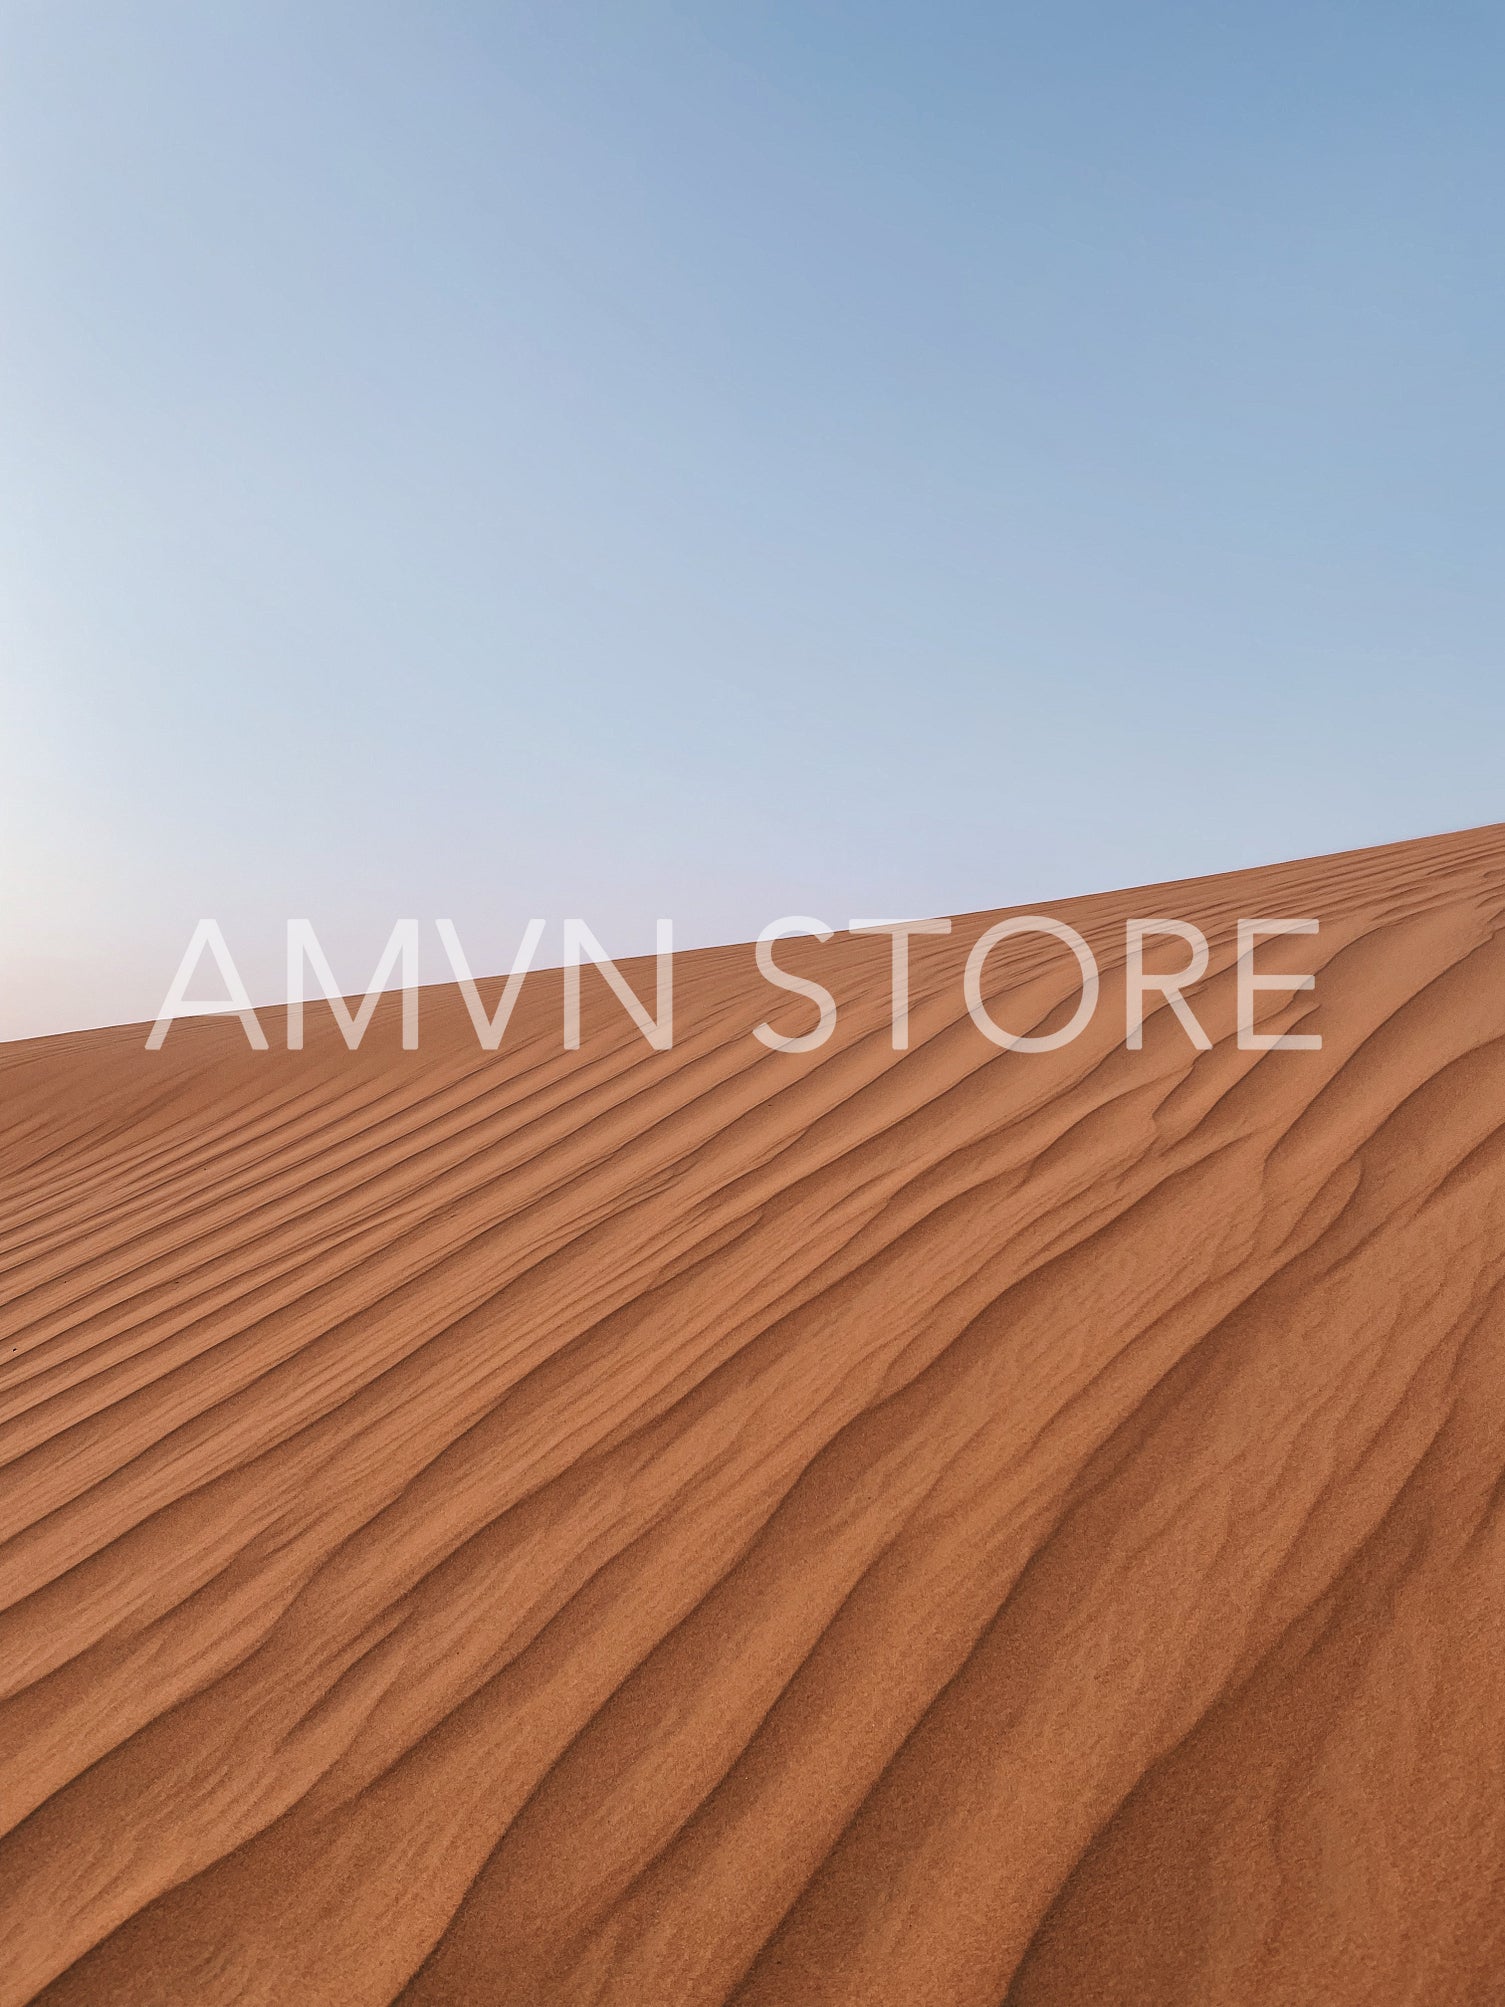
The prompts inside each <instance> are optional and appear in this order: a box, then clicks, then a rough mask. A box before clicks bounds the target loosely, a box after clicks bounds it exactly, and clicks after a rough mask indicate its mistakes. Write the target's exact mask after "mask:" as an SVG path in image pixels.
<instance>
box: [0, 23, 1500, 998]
mask: <svg viewBox="0 0 1505 2007" xmlns="http://www.w3.org/2000/svg"><path fill="white" fill-rule="evenodd" d="M1502 85H1505V15H1502V14H1501V12H1500V10H1499V9H1498V7H1492V6H1488V5H1485V4H1479V5H1458V4H1451V3H1450V0H1425V4H1421V3H1420V0H1418V4H1408V5H1395V4H1386V0H1364V4H1363V5H1359V4H1357V0H1353V4H1336V0H1301V4H1292V0H1269V4H1265V5H1262V6H1259V7H1250V6H1247V5H1242V4H1241V5H1237V6H1235V5H1226V4H1219V0H1195V4H1185V5H1180V4H1175V5H1173V4H1167V3H1166V0H1140V4H1136V5H1135V6H1133V7H1126V6H1124V5H1122V4H1121V0H1118V4H1112V5H1107V4H1101V5H1092V4H1080V0H1058V4H1054V5H1052V6H1050V7H1041V6H1038V5H1036V6H1028V7H1026V6H1022V5H1013V4H1008V0H994V4H988V5H971V4H957V0H925V4H917V0H909V4H905V5H894V4H888V0H863V4H860V5H859V4H831V0H769V3H768V4H759V5H756V6H752V5H741V4H730V0H726V3H725V4H701V5H692V4H677V5H668V4H654V0H642V4H639V0H574V4H572V5H570V6H569V7H560V6H557V5H542V4H540V5H521V4H519V5H508V4H501V3H500V0H489V4H484V5H483V4H459V0H430V4H426V5H423V6H419V5H416V4H413V0H403V4H400V5H399V4H390V0H360V4H341V3H340V0H295V4H293V3H292V0H215V4H214V5H213V6H205V5H203V4H201V0H181V4H167V3H166V0H133V4H132V5H131V6H129V7H122V6H120V5H118V4H117V0H68V4H66V5H59V4H56V0H0V287H3V298H4V312H3V315H0V437H3V440H4V448H3V452H0V1036H3V1037H20V1036H24V1035H30V1034H34V1033H39V1032H49V1031H56V1030H62V1029H65V1028H69V1027H74V1026H83V1025H91V1024H100V1023H111V1022H128V1021H131V1020H134V1019H138V1018H143V1017H149V1016H151V1015H152V1014H153V1013H154V1012H155V1010H156V1008H157V1006H158V1004H159V1002H160V1001H161V999H162V997H163V995H164V993H165V992H166V990H167V987H168V984H169V982H170V980H171V978H172V975H173V973H174V971H175V969H176V966H177V963H178V960H179V957H180V955H181V953H182V951H183V949H184V947H185V946H186V945H187V942H188V939H189V936H190V934H191V933H192V931H193V928H194V925H195V922H196V921H197V920H199V919H200V918H202V917H213V918H215V919H217V920H218V921H219V923H220V925H221V927H222V928H223V930H224V933H225V937H226V939H227V941H228V943H229V945H230V947H231V950H232V952H233V953H234V955H235V957H236V960H237V963H238V965H239V967H240V968H241V970H242V972H243V973H244V974H245V976H246V978H247V980H248V982H249V983H250V987H251V990H252V993H253V994H254V995H255V996H256V997H257V998H258V1000H263V999H266V1000H270V999H274V998H275V997H277V996H280V995H281V994H282V990H283V983H282V976H281V968H282V958H283V938H284V928H285V922H286V919H287V918H289V917H307V918H310V919H311V920H312V921H313V923H314V925H315V927H316V928H317V930H318V932H319V936H320V938H321V940H322V941H323V942H324V943H325V944H326V946H327V948H328V950H329V953H330V955H331V958H332V959H333V961H334V963H335V966H336V971H337V973H338V975H339V977H340V978H341V981H342V984H343V986H345V987H347V988H350V989H356V990H358V989H360V988H362V987H364V985H365V982H366V980H367V977H368V975H369V974H370V971H371V969H372V967H373V965H374V963H375V962H376V960H377V957H378V954H379V951H380V949H381V947H382V944H383V942H384V941H385V939H386V936H387V933H388V931H389V929H390V927H391V925H392V922H393V921H394V920H395V919H397V918H399V917H403V916H407V915H416V916H419V917H420V918H422V919H423V920H424V922H425V926H426V930H427V937H428V940H429V941H431V942H432V941H434V940H435V937H434V934H433V930H432V927H431V926H429V925H428V923H429V922H430V921H431V920H432V919H433V918H435V917H440V916H443V917H450V918H453V919H454V920H455V922H456V924H457V926H458V928H459V931H460V933H461V936H462V938H463V941H464V945H465V949H466V952H467V955H468V958H469V960H470V962H471V964H472V965H473V966H474V967H475V968H476V969H477V970H478V971H480V970H483V969H484V970H488V971H490V970H500V969H503V968H505V967H507V966H508V965H509V964H510V962H511V959H512V955H513V952H514V949H515V946H516V943H517V940H518V938H519V936H520V935H521V933H522V929H523V926H524V924H525V922H526V920H527V919H528V918H529V917H530V916H532V915H534V914H537V915H540V916H543V917H545V918H546V919H548V920H549V922H550V932H549V933H548V934H547V935H546V937H545V944H544V946H543V947H542V949H541V950H540V960H541V961H545V962H547V961H551V960H552V961H555V962H557V961H558V960H559V953H558V925H559V921H560V920H561V919H562V918H563V917H564V916H565V915H579V916H582V917H583V918H585V919H586V920H587V922H588V923H589V924H590V925H591V926H592V928H593V929H594V931H595V932H596V933H597V934H598V935H599V936H600V938H601V939H602V941H603V942H604V943H605V945H606V946H607V947H608V949H610V950H611V951H613V952H615V953H619V954H625V953H631V952H640V951H643V950H646V949H648V948H650V947H651V945H652V943H653V939H654V922H655V920H656V918H657V917H658V916H659V915H660V914H665V915H669V916H672V918H673V919H674V922H675V930H676V934H675V938H676V945H678V946H693V945H697V944H705V943H710V942H715V941H726V940H734V939H745V938H749V937H751V936H752V935H754V934H755V933H756V932H757V931H758V930H759V928H760V927H762V926H763V925H764V923H765V922H766V921H768V920H769V919H771V918H772V917H774V916H776V915H779V914H785V913H802V914H811V915H814V916H816V917H819V918H822V919H825V920H826V921H827V922H828V923H829V924H832V925H835V926H842V925H845V924H846V922H847V921H848V919H850V918H853V917H859V916H866V915H871V914H885V915H887V914H903V913H911V914H918V913H938V912H939V913H946V912H963V911H970V910H977V909H979V908H983V907H992V906H999V905H1004V904H1018V903H1033V902H1035V901H1048V900H1050V899H1052V898H1059V897H1063V896H1066V895H1069V894H1072V893H1080V892H1089V891H1096V890H1101V889H1106V888H1108V887H1111V886H1124V885H1133V884H1139V883H1147V882H1151V881H1154V880H1157V879H1162V880H1163V879H1166V878H1176V877H1184V876H1189V875H1193V874H1200V873H1204V872H1212V871H1218V870H1225V869H1231V868H1236V867H1239V866H1244V865H1251V864H1258V863H1263V862H1270V861H1273V860H1275V859H1277V858H1284V857H1293V856H1302V855H1310V854H1315V853H1318V852H1322V851H1328V850H1338V849H1344V848H1351V847H1354V846H1357V845H1361V844H1367V843H1377V842H1385V841H1390V840H1392V839H1397V838H1403V837H1408V836H1417V835H1423V834H1426V833H1430V832H1433V831H1438V830H1443V829H1452V828H1461V827H1467V826H1471V825H1474V824H1478V823H1484V822H1490V821H1496V820H1500V819H1502V818H1505V768H1502V761H1501V752H1502V745H1505V730H1502V727H1505V673H1502V659H1501V658H1502V636H1505V618H1502V616H1505V572H1502V567H1501V564H1500V547H1501V531H1502V524H1505V508H1502V502H1505V494H1502V489H1505V452H1502V446H1505V426H1502V409H1501V403H1502V386H1505V370H1502V367H1501V365H1502V360H1505V356H1502V348H1505V342H1502V337H1505V287H1502V266H1505V251H1502V234H1501V232H1500V229H1499V223H1498V211H1499V205H1500V200H1501V190H1502V187H1505V122H1502V121H1501V119H1500V117H1499V104H1500V100H1501V89H1502ZM551 948H552V949H553V952H552V953H551V952H550V950H551ZM425 952H426V955H427V954H428V952H429V950H428V949H427V948H426V951H425ZM433 952H434V957H435V958H434V961H433V964H432V965H430V963H429V961H428V960H427V959H426V960H425V965H424V976H425V979H426V980H435V981H438V980H442V979H443V978H444V976H445V974H446V968H445V966H444V965H443V964H442V963H441V962H440V961H439V959H438V955H437V944H436V943H435V947H434V950H433ZM347 977H348V981H347V980H346V979H347Z"/></svg>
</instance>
